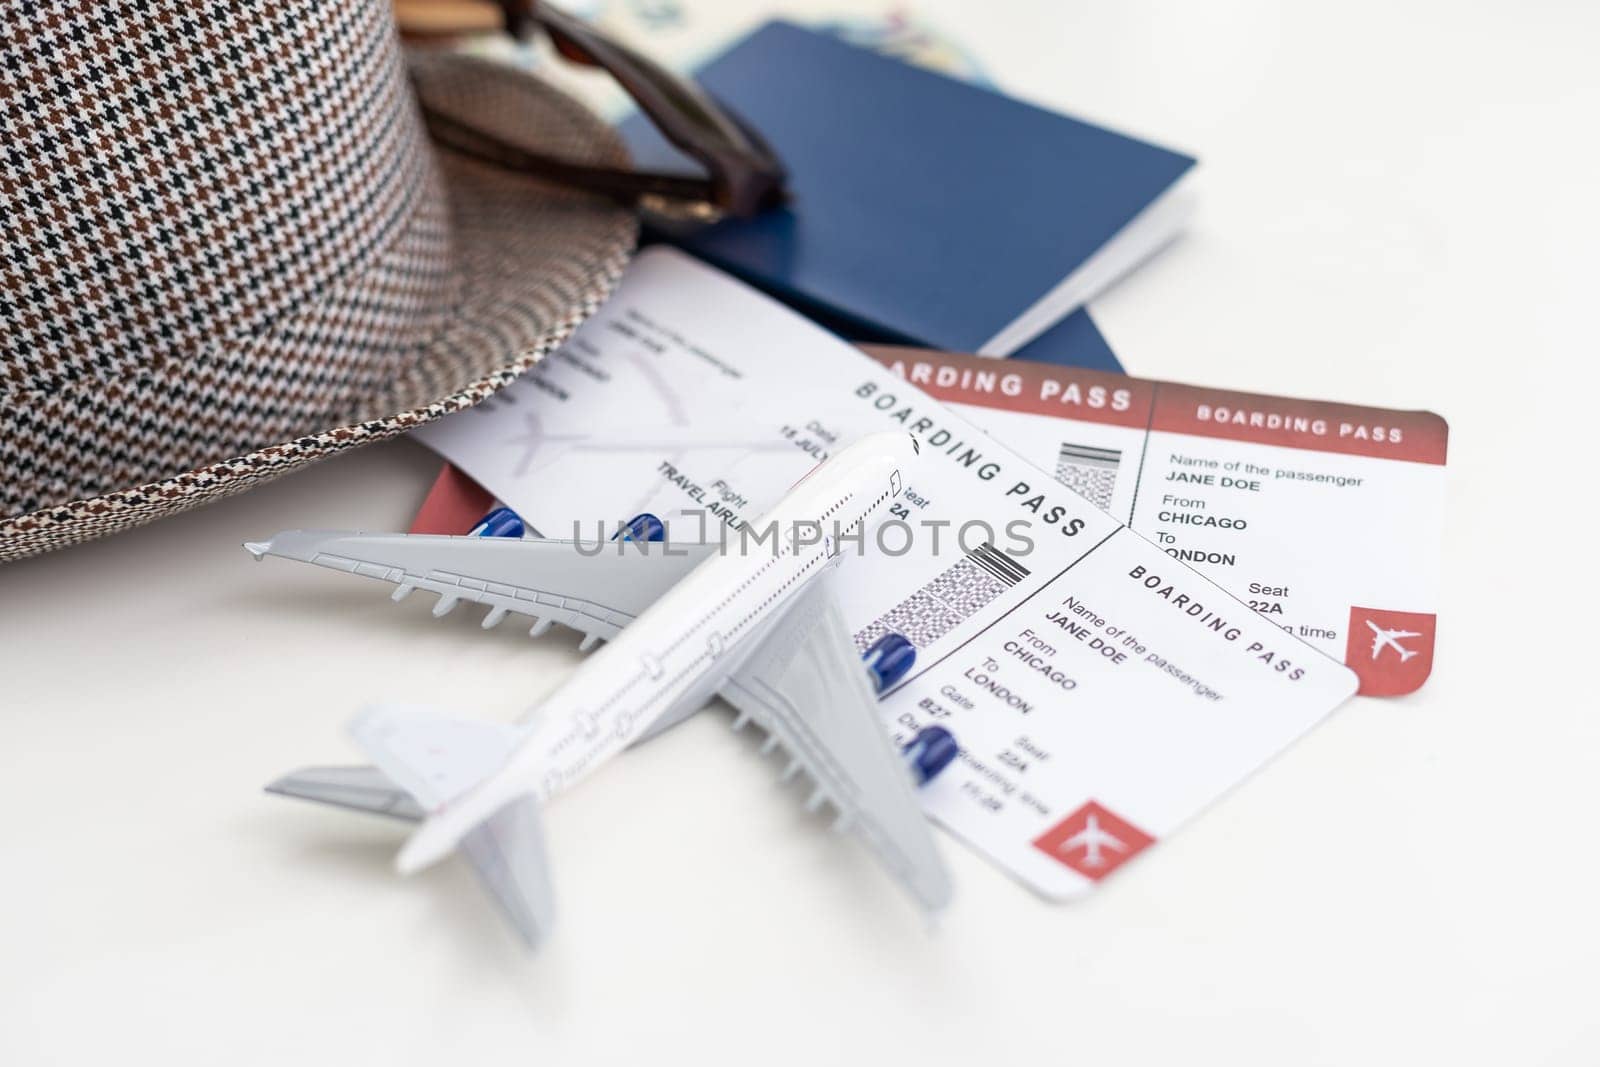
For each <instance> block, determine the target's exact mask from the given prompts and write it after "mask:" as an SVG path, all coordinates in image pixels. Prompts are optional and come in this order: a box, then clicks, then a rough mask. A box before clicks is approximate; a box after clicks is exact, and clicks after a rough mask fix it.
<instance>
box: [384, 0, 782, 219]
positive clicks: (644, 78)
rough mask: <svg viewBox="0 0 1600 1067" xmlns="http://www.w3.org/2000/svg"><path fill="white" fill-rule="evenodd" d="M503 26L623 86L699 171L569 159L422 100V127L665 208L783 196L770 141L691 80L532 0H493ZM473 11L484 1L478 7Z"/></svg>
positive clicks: (466, 150) (423, 25) (723, 206)
mask: <svg viewBox="0 0 1600 1067" xmlns="http://www.w3.org/2000/svg"><path fill="white" fill-rule="evenodd" d="M398 6H399V7H400V14H401V21H400V26H401V30H402V32H404V33H405V34H406V35H407V36H408V37H413V38H415V37H419V36H421V37H435V36H440V35H443V34H452V35H453V34H455V33H458V32H460V31H461V30H463V29H482V28H484V27H483V26H482V25H481V24H474V22H472V21H470V20H469V21H466V22H455V23H452V22H451V21H450V20H448V19H437V18H425V19H408V18H406V17H405V12H406V9H407V8H411V9H412V10H415V7H414V6H413V5H411V4H405V5H398ZM496 6H497V7H498V8H499V18H500V22H501V25H502V27H503V28H504V30H505V31H506V32H508V33H510V34H511V35H512V36H513V37H515V38H517V39H518V40H527V39H528V38H529V37H530V36H531V34H532V33H533V32H534V31H535V30H541V31H543V32H544V33H545V34H546V35H548V36H549V38H550V40H551V43H553V44H554V45H555V49H556V51H557V52H558V53H559V54H560V55H561V56H562V57H563V58H564V59H566V60H568V61H570V62H573V63H577V64H581V65H583V66H587V67H596V68H599V69H601V70H604V71H605V72H606V73H608V74H610V75H611V77H613V78H614V79H616V81H617V82H618V83H619V84H620V85H621V86H622V88H623V89H624V90H626V92H627V93H628V95H629V96H630V97H631V98H632V99H633V101H634V103H636V104H637V105H638V107H639V110H640V111H642V112H644V114H645V115H646V116H647V117H648V118H649V119H650V121H651V122H653V123H654V124H655V125H656V127H657V128H658V129H659V130H660V131H661V133H662V134H663V135H664V136H665V137H666V139H667V140H668V141H670V142H672V144H674V145H676V146H677V147H678V148H679V149H680V150H681V151H683V152H684V153H685V154H686V155H688V156H689V157H690V158H692V159H694V160H695V161H696V162H698V163H699V164H700V165H701V166H702V167H703V168H704V169H705V176H704V177H700V176H696V175H687V174H668V173H652V172H649V171H637V170H626V169H620V168H614V167H596V166H589V165H587V164H583V163H574V162H572V161H570V160H564V159H560V158H557V157H555V156H548V155H544V154H542V153H539V152H535V151H531V150H529V149H526V148H523V147H521V146H520V145H516V144H513V143H511V142H509V141H507V140H505V139H504V138H502V137H500V136H498V135H496V134H495V133H492V132H490V131H488V130H485V129H482V128H480V127H478V126H476V125H474V124H473V123H472V122H470V121H468V120H464V119H462V118H460V117H458V116H455V115H446V114H444V113H443V112H440V111H438V110H436V109H434V108H431V107H429V106H428V105H427V104H426V103H424V104H423V105H422V114H423V118H424V119H425V120H426V122H427V125H428V131H429V133H430V134H432V136H433V137H434V139H435V140H436V141H438V142H439V143H440V144H442V145H444V146H445V147H446V148H449V149H451V150H453V151H455V152H459V153H461V154H462V155H465V156H469V157H471V158H473V159H477V160H479V161H481V162H484V163H489V164H493V165H495V166H498V167H502V168H505V169H507V170H514V171H517V172H519V173H523V174H528V175H531V176H533V177H537V178H543V179H545V180H548V181H553V182H559V183H561V184H563V185H573V186H578V187H580V188H583V189H586V190H588V191H590V192H595V193H600V194H603V195H605V196H610V197H613V198H615V199H617V200H620V201H623V202H625V203H628V204H630V205H636V206H639V207H642V208H644V209H646V210H648V211H650V212H652V213H655V214H658V215H663V216H667V217H677V218H690V219H696V220H708V221H709V220H714V219H716V218H720V217H723V216H734V217H737V218H749V217H750V216H753V215H756V214H759V213H760V212H762V211H765V210H766V209H768V208H771V207H775V206H777V205H779V204H781V203H783V202H784V200H785V199H786V198H787V190H786V187H785V181H786V178H787V174H786V172H785V170H784V166H783V163H782V161H780V160H779V159H778V156H777V154H776V153H775V152H774V151H773V150H772V148H771V146H770V145H768V144H767V142H766V141H765V140H764V139H763V138H762V137H761V135H760V134H759V133H757V132H756V131H755V130H754V129H753V128H751V127H750V126H749V125H748V124H747V123H745V122H744V121H742V120H741V119H740V118H739V117H738V116H737V115H735V114H734V113H733V112H732V111H731V110H729V109H728V108H727V107H725V106H723V105H722V104H721V103H719V102H718V101H717V100H715V99H714V98H712V97H711V96H710V95H709V94H707V93H706V92H705V91H704V90H703V89H701V88H700V86H698V85H696V84H695V83H694V82H693V81H690V80H689V79H686V78H680V77H678V76H677V75H675V74H673V73H672V72H670V71H668V70H667V69H665V68H664V67H662V66H660V65H659V64H657V63H655V62H652V61H651V60H650V59H647V58H646V57H645V56H643V55H640V54H639V53H638V52H636V51H634V50H633V49H631V48H629V47H627V46H626V45H624V44H621V43H620V42H618V41H616V40H614V39H612V38H610V37H607V36H606V35H605V34H602V33H600V32H598V31H597V30H595V29H594V28H593V27H591V26H589V25H588V24H587V23H585V22H583V21H582V20H581V19H577V18H574V17H573V16H571V15H568V14H566V13H565V12H563V11H561V10H559V9H557V8H554V7H551V6H550V5H549V4H545V3H541V2H540V0H498V2H497V4H496ZM479 11H480V13H481V12H482V11H483V8H482V7H480V8H479Z"/></svg>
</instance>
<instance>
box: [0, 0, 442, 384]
mask: <svg viewBox="0 0 1600 1067" xmlns="http://www.w3.org/2000/svg"><path fill="white" fill-rule="evenodd" d="M21 7H22V5H21V4H15V5H13V4H9V3H8V4H0V26H7V24H9V26H7V31H6V32H5V33H4V39H3V44H0V48H3V50H4V53H5V61H4V63H0V128H3V129H5V130H6V137H5V141H4V145H3V147H0V249H3V253H4V254H3V255H0V294H3V296H0V395H4V394H13V395H15V394H18V393H35V394H38V393H44V394H50V393H54V392H57V391H61V390H70V389H72V388H74V387H75V386H87V385H91V384H93V383H94V382H97V381H103V380H105V379H108V378H123V377H128V376H130V375H137V374H138V373H139V372H140V371H141V370H142V369H146V368H150V367H153V366H155V365H156V364H159V363H161V362H163V361H166V360H170V359H174V358H186V357H198V356H202V355H204V354H205V350H206V349H207V348H208V347H213V346H217V345H223V344H227V343H230V342H237V341H239V340H240V339H242V338H248V337H250V336H251V335H253V334H256V333H258V332H260V331H262V330H265V329H268V328H270V327H271V326H272V324H273V323H274V322H275V321H276V320H277V319H279V318H280V317H281V316H283V315H284V314H285V313H287V312H289V311H291V310H293V309H294V308H296V307H298V306H299V305H301V304H302V303H304V302H305V301H307V300H310V299H314V298H315V297H316V296H317V294H318V292H319V291H320V290H321V289H323V288H324V287H325V286H327V285H328V284H330V283H331V282H333V281H335V280H336V279H338V278H339V277H341V276H343V275H345V274H347V273H349V272H351V271H352V270H354V269H357V268H358V266H359V265H360V264H361V263H363V262H365V261H366V260H368V259H369V258H371V257H372V256H373V255H375V254H376V253H377V252H378V251H379V250H381V249H382V248H384V247H385V246H386V245H387V243H389V242H390V241H392V240H393V239H394V236H395V234H396V232H397V231H398V230H399V229H401V228H402V227H403V225H404V224H405V220H406V218H407V217H408V215H409V214H410V213H411V211H412V210H413V208H414V207H415V204H414V201H415V199H416V197H417V196H419V195H421V193H420V192H419V191H420V190H421V189H422V188H423V187H424V186H425V185H426V184H427V180H426V179H427V171H428V168H429V167H430V166H431V160H430V157H429V154H428V152H427V150H426V145H425V142H424V139H423V135H422V133H421V130H420V125H419V122H418V120H417V116H416V112H415V108H414V106H413V104H412V102H411V100H410V96H409V92H408V88H407V84H406V73H405V67H404V64H403V62H402V60H401V56H400V50H399V46H398V42H397V40H396V38H395V33H394V28H393V24H392V21H391V17H390V14H389V7H388V3H387V2H386V0H345V2H340V3H316V2H310V0H280V2H278V3H275V4H270V5H248V6H247V7H240V6H239V5H235V4H228V3H220V2H216V0H184V2H181V3H165V2H160V0H133V2H121V3H110V4H95V5H69V4H62V3H47V4H42V5H36V4H29V5H27V8H28V10H27V13H26V14H24V13H23V12H22V11H21ZM23 25H25V26H26V30H25V31H23V30H22V29H20V27H22V26H23Z"/></svg>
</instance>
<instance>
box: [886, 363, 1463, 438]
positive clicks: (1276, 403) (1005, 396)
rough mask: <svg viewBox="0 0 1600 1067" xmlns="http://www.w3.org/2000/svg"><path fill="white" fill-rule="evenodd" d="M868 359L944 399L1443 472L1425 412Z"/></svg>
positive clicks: (1013, 366)
mask: <svg viewBox="0 0 1600 1067" xmlns="http://www.w3.org/2000/svg"><path fill="white" fill-rule="evenodd" d="M864 347H865V350H866V352H867V354H868V355H870V356H871V357H872V358H873V359H875V360H877V361H878V362H879V363H881V364H882V365H883V366H885V367H887V368H888V369H889V370H891V371H893V372H894V373H896V374H898V375H899V376H900V377H902V378H904V379H906V380H907V381H909V382H911V384H913V385H915V386H918V387H919V388H921V389H922V390H923V391H925V392H927V393H929V394H931V395H932V396H934V397H936V398H937V399H939V400H941V401H945V402H947V403H957V404H972V405H977V406H980V407H994V408H1004V409H1006V410H1009V411H1024V412H1029V413H1032V414H1036V415H1053V416H1058V417H1063V418H1073V419H1082V420H1084V421H1086V422H1096V423H1102V424H1106V425H1112V426H1127V427H1130V428H1136V429H1149V430H1156V431H1162V432H1167V433H1181V434H1192V435H1195V436H1198V437H1215V438H1221V439H1224V440H1230V441H1245V442H1249V443H1251V444H1261V445H1277V446H1279V447H1282V448H1303V449H1310V450H1312V451H1316V452H1336V453H1342V454H1345V455H1355V456H1372V457H1374V458H1377V459H1396V460H1404V461H1406V462H1410V463H1431V464H1434V465H1436V466H1443V465H1444V462H1445V451H1446V445H1447V441H1448V428H1447V426H1446V424H1445V421H1444V420H1443V419H1441V418H1440V417H1439V416H1438V415H1435V414H1434V413H1433V412H1431V411H1393V410H1390V409H1387V408H1373V407H1363V406H1360V405H1356V404H1337V403H1330V402H1327V401H1321V400H1294V399H1289V398H1285V397H1274V396H1265V395H1261V394H1257V393H1238V392H1233V391H1231V390H1226V389H1206V388H1201V387H1199V386H1193V385H1181V384H1178V383H1175V382H1158V381H1151V380H1149V379H1145V378H1131V377H1127V376H1125V375H1121V374H1110V373H1107V372H1104V371H1092V370H1081V369H1078V368H1075V367H1057V366H1052V365H1050V364H1046V363H1026V362H1023V361H1021V360H998V359H985V358H983V357H981V356H971V355H963V354H959V353H944V352H940V353H934V354H931V355H930V354H929V353H928V352H926V351H924V350H921V349H916V348H900V347H895V346H889V345H867V346H864Z"/></svg>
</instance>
